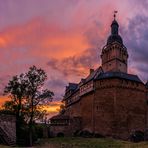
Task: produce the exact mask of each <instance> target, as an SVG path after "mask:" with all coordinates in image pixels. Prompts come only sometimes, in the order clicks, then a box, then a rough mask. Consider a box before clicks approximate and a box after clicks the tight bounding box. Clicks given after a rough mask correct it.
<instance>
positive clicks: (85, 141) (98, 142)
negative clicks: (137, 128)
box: [35, 138, 148, 148]
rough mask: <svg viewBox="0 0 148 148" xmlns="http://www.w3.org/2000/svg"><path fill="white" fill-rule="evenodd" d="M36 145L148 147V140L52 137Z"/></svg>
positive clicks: (106, 147) (62, 146)
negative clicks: (128, 140) (138, 141)
mask: <svg viewBox="0 0 148 148" xmlns="http://www.w3.org/2000/svg"><path fill="white" fill-rule="evenodd" d="M35 147H37V148H38V147H41V148H44V147H45V148H46V147H47V148H48V147H50V148H148V142H140V143H131V142H127V141H121V140H113V139H107V138H102V139H99V138H51V139H46V140H45V139H44V140H41V141H40V142H39V144H38V145H36V146H35Z"/></svg>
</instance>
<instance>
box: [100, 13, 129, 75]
mask: <svg viewBox="0 0 148 148" xmlns="http://www.w3.org/2000/svg"><path fill="white" fill-rule="evenodd" d="M118 28H119V25H118V22H117V21H116V15H115V14H114V20H113V21H112V24H111V35H110V36H109V37H108V39H107V44H106V45H105V46H104V47H103V49H102V53H101V59H102V68H103V70H104V72H109V71H112V72H123V73H127V59H128V53H127V49H126V47H125V46H124V44H123V41H122V38H121V37H120V35H119V34H118Z"/></svg>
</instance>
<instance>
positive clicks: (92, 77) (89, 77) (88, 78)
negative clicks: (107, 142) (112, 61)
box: [85, 67, 103, 83]
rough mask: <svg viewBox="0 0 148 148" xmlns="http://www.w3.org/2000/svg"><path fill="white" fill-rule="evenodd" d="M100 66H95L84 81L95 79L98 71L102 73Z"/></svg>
mask: <svg viewBox="0 0 148 148" xmlns="http://www.w3.org/2000/svg"><path fill="white" fill-rule="evenodd" d="M102 72H103V70H102V67H99V68H97V69H96V70H94V72H92V73H91V74H90V75H89V76H88V77H86V79H85V83H87V82H88V81H90V80H92V79H95V78H96V77H97V76H98V75H99V74H100V73H102Z"/></svg>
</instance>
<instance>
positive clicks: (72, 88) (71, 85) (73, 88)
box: [68, 83, 78, 90]
mask: <svg viewBox="0 0 148 148" xmlns="http://www.w3.org/2000/svg"><path fill="white" fill-rule="evenodd" d="M77 87H78V84H76V83H69V85H68V89H70V90H75V89H76V88H77Z"/></svg>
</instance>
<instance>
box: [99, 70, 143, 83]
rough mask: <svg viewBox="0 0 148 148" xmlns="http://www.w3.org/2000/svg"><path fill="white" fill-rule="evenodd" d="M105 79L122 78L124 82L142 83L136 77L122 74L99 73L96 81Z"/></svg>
mask: <svg viewBox="0 0 148 148" xmlns="http://www.w3.org/2000/svg"><path fill="white" fill-rule="evenodd" d="M106 78H122V79H126V80H131V81H136V82H141V83H143V82H142V81H141V80H140V79H139V77H138V76H137V75H132V74H127V73H122V72H106V73H101V74H100V75H99V76H98V77H97V78H96V79H97V80H98V79H106Z"/></svg>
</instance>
